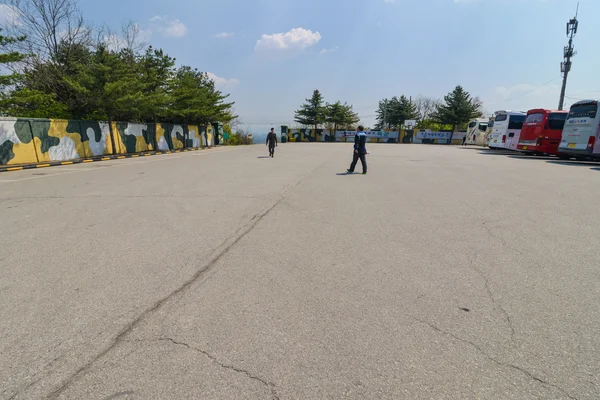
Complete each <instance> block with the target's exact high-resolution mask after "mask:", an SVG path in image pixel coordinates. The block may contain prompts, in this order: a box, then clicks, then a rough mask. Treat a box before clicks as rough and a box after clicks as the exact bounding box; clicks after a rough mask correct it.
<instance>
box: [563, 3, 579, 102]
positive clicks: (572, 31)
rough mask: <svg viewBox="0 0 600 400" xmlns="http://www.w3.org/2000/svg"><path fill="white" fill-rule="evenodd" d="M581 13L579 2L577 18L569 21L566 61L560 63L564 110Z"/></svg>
mask: <svg viewBox="0 0 600 400" xmlns="http://www.w3.org/2000/svg"><path fill="white" fill-rule="evenodd" d="M578 15H579V3H577V12H575V18H571V19H570V20H569V22H567V37H568V38H569V45H568V46H566V47H565V50H564V57H565V61H563V62H562V63H560V72H562V73H563V84H562V89H561V90H560V100H559V102H558V109H559V110H561V111H562V110H563V108H564V105H565V94H566V91H567V79H568V77H569V72H571V65H572V63H571V58H572V57H573V56H575V54H576V53H575V48H574V47H573V38H574V37H575V35H576V34H577V28H578V27H579V21H577V16H578Z"/></svg>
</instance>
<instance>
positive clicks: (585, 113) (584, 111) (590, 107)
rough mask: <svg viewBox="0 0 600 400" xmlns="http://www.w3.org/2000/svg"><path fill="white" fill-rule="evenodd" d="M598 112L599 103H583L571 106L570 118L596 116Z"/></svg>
mask: <svg viewBox="0 0 600 400" xmlns="http://www.w3.org/2000/svg"><path fill="white" fill-rule="evenodd" d="M597 112H598V103H596V102H594V103H587V104H582V105H580V106H573V107H571V111H570V112H569V118H585V117H590V118H596V113H597Z"/></svg>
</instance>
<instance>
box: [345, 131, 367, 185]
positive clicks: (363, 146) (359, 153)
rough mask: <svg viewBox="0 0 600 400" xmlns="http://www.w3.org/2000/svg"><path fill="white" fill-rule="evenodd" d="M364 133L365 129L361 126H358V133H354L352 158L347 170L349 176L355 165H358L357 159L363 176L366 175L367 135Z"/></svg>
mask: <svg viewBox="0 0 600 400" xmlns="http://www.w3.org/2000/svg"><path fill="white" fill-rule="evenodd" d="M364 131H365V128H363V127H362V125H361V126H359V127H358V132H356V136H355V137H354V157H353V159H352V164H351V165H350V169H349V170H348V172H349V173H351V174H353V173H354V168H356V163H358V160H359V159H360V163H361V164H362V173H363V175H366V174H367V135H366V134H365V132H364Z"/></svg>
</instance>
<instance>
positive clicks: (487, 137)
mask: <svg viewBox="0 0 600 400" xmlns="http://www.w3.org/2000/svg"><path fill="white" fill-rule="evenodd" d="M493 130H494V117H491V118H490V120H489V122H488V128H487V132H486V133H485V136H484V137H483V147H489V146H490V139H491V138H492V132H493Z"/></svg>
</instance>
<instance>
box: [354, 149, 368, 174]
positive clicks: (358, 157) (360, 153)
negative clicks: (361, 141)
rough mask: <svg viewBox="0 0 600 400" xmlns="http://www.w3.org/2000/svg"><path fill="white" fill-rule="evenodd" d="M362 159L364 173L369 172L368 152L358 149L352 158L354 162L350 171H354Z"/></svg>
mask: <svg viewBox="0 0 600 400" xmlns="http://www.w3.org/2000/svg"><path fill="white" fill-rule="evenodd" d="M358 160H360V163H361V164H362V169H363V173H365V172H367V153H366V152H364V151H360V150H359V151H358V153H357V152H355V153H354V158H353V159H352V164H351V165H350V172H354V168H356V164H357V163H358Z"/></svg>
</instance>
